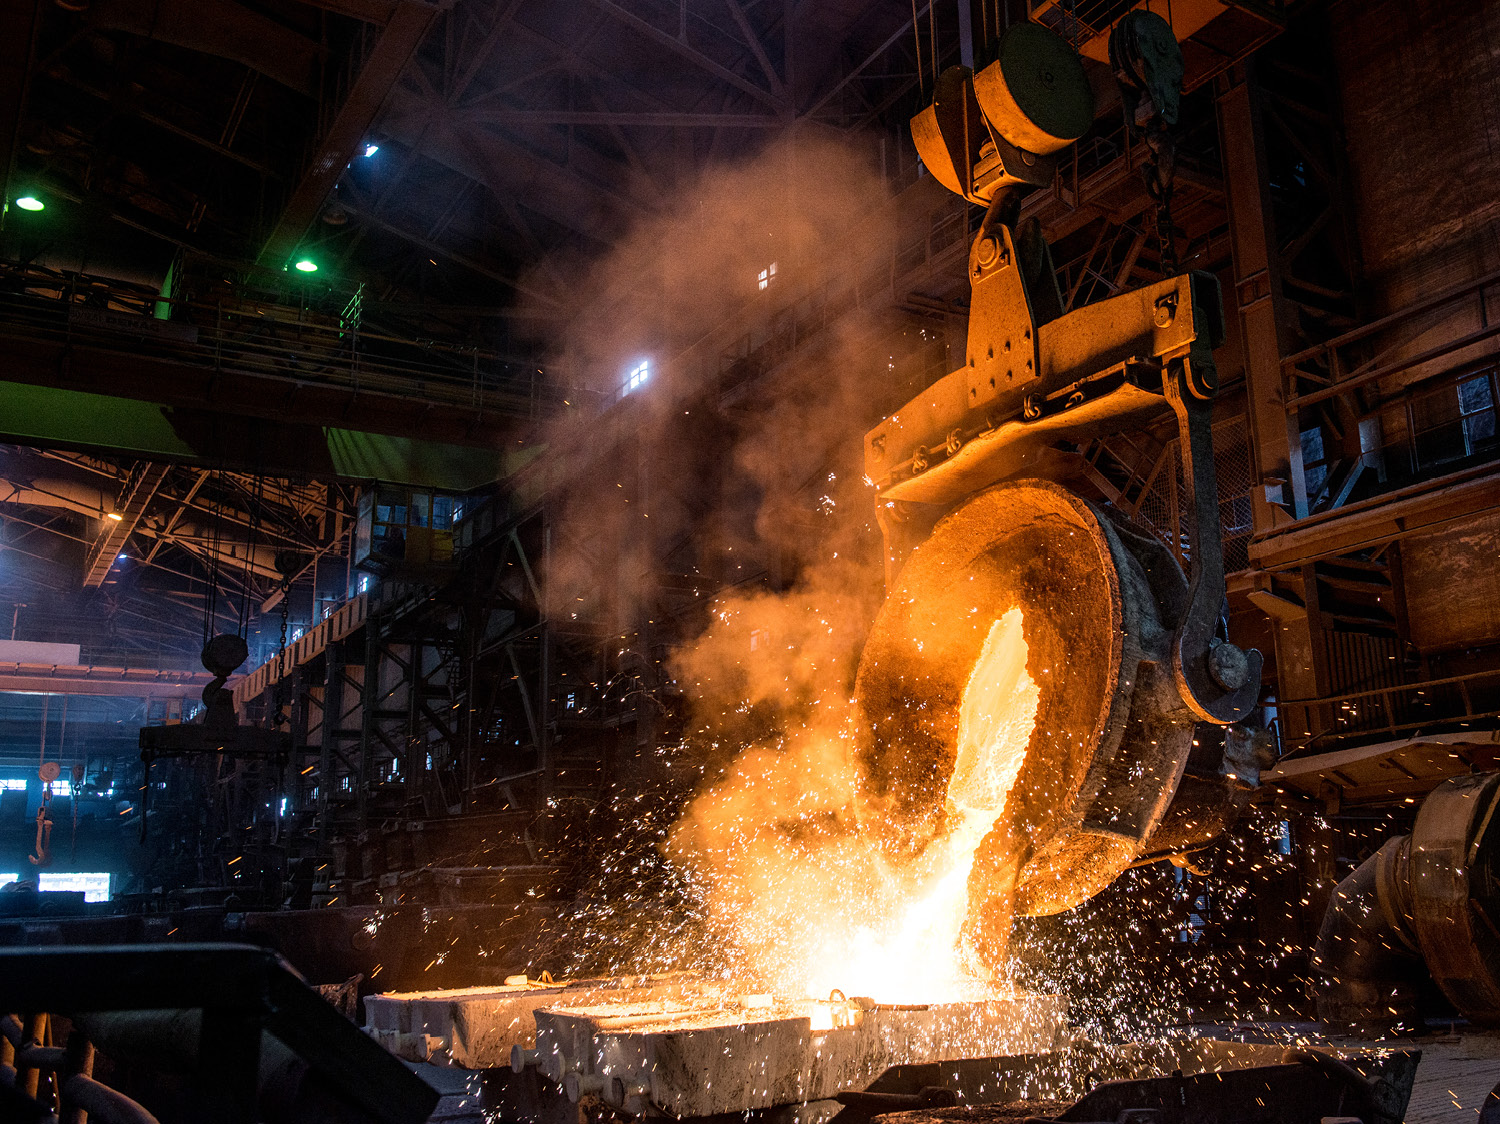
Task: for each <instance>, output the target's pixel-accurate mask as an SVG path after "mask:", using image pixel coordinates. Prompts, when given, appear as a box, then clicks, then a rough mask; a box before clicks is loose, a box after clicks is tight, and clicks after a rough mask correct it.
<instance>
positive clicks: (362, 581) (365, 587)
mask: <svg viewBox="0 0 1500 1124" xmlns="http://www.w3.org/2000/svg"><path fill="white" fill-rule="evenodd" d="M359 591H360V592H361V593H368V592H370V575H369V574H360V575H359Z"/></svg>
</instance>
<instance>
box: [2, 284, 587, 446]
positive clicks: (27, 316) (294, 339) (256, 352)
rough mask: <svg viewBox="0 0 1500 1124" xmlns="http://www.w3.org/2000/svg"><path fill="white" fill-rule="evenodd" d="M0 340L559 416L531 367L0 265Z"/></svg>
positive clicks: (324, 317)
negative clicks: (106, 352) (101, 352)
mask: <svg viewBox="0 0 1500 1124" xmlns="http://www.w3.org/2000/svg"><path fill="white" fill-rule="evenodd" d="M0 335H3V336H6V337H10V338H13V339H25V340H35V341H40V342H53V343H61V344H64V345H71V346H87V347H91V348H96V349H99V350H103V351H115V352H121V353H126V354H130V355H132V356H137V357H138V356H141V355H147V356H152V357H156V358H160V359H161V360H163V361H164V362H173V363H180V364H184V365H188V366H194V367H201V368H205V369H208V370H212V371H214V372H216V373H220V374H225V375H234V374H243V375H247V376H253V377H255V378H259V379H273V380H278V381H285V382H295V383H300V384H323V385H328V386H335V387H340V388H345V389H348V390H350V391H353V392H355V393H368V394H377V395H389V396H395V397H400V398H406V399H417V400H420V401H422V402H428V403H432V404H438V405H445V406H453V407H462V408H468V409H474V410H479V411H487V412H495V413H502V414H506V415H510V416H521V417H537V416H540V415H541V414H544V413H547V412H550V410H551V409H552V408H554V407H556V406H559V405H561V403H562V399H563V393H564V392H563V389H562V388H554V387H552V386H551V385H550V383H549V382H548V380H547V378H546V376H545V374H544V373H543V372H542V371H540V370H539V369H538V368H536V367H532V366H525V365H522V364H519V363H514V362H512V361H509V360H507V359H506V358H505V357H503V356H500V355H497V354H496V353H494V352H489V351H485V350H483V349H480V348H466V347H459V346H456V345H453V344H447V343H441V342H437V341H430V340H413V339H405V338H401V337H397V336H392V335H385V334H382V333H379V332H376V331H372V330H371V329H370V328H369V326H368V325H367V324H366V325H362V326H361V327H360V328H359V330H358V331H353V330H351V329H350V326H349V325H348V324H347V322H346V319H345V318H344V317H342V316H340V315H339V314H338V312H337V310H335V311H334V312H332V313H323V312H321V311H317V310H314V309H310V308H306V307H296V306H288V305H281V304H276V303H273V302H270V301H261V300H252V299H242V298H239V297H235V296H226V298H225V299H223V300H215V301H206V300H177V299H166V298H162V297H159V296H157V295H156V294H153V293H150V292H147V291H143V290H142V289H141V288H140V287H139V286H133V285H128V284H125V283H121V282H117V281H114V280H113V279H107V278H99V277H91V276H87V275H80V274H64V273H58V272H55V271H52V270H47V269H42V268H39V267H35V266H28V265H21V264H17V263H13V262H0Z"/></svg>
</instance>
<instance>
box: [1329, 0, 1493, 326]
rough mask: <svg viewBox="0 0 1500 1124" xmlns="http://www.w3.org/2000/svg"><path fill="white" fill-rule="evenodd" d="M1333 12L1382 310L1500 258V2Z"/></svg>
mask: <svg viewBox="0 0 1500 1124" xmlns="http://www.w3.org/2000/svg"><path fill="white" fill-rule="evenodd" d="M1328 19H1329V23H1330V31H1331V32H1332V35H1331V38H1332V41H1333V43H1334V45H1335V46H1334V53H1335V64H1336V67H1337V72H1338V78H1339V84H1340V87H1341V96H1342V102H1343V111H1344V123H1345V129H1346V133H1347V140H1348V149H1347V151H1348V159H1349V166H1350V173H1351V177H1352V180H1353V183H1352V186H1353V189H1354V194H1355V197H1356V198H1357V200H1358V207H1357V211H1358V220H1357V221H1358V226H1359V234H1360V242H1361V246H1362V249H1363V253H1364V259H1365V267H1366V274H1367V278H1368V280H1369V281H1370V282H1371V283H1372V286H1373V288H1374V290H1375V291H1374V292H1373V293H1371V296H1372V297H1374V298H1375V302H1376V305H1377V307H1378V308H1379V310H1380V311H1389V310H1392V309H1395V308H1399V307H1401V306H1402V305H1404V304H1407V303H1410V302H1411V301H1413V300H1416V299H1418V298H1420V297H1421V296H1424V295H1427V294H1429V293H1431V292H1433V291H1436V290H1438V289H1442V288H1447V287H1449V286H1452V285H1456V284H1459V283H1461V282H1463V281H1466V280H1468V279H1470V278H1473V277H1477V276H1479V275H1480V274H1482V273H1485V272H1488V271H1490V270H1493V269H1495V268H1496V267H1497V266H1500V239H1497V238H1496V236H1495V225H1496V222H1497V221H1500V178H1497V177H1496V176H1495V174H1494V172H1495V163H1494V161H1495V152H1496V150H1497V148H1500V108H1497V107H1500V3H1497V2H1496V0H1465V2H1463V3H1453V2H1452V0H1335V2H1334V3H1331V4H1329V6H1328Z"/></svg>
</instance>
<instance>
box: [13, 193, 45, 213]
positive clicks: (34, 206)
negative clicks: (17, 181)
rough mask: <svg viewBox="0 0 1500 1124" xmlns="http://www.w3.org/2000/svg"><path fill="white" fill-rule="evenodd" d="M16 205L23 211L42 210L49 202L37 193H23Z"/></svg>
mask: <svg viewBox="0 0 1500 1124" xmlns="http://www.w3.org/2000/svg"><path fill="white" fill-rule="evenodd" d="M16 206H17V207H20V208H21V210H23V211H41V210H45V209H46V207H47V204H45V203H43V202H42V201H41V200H40V199H38V198H37V197H36V196H35V195H22V196H20V197H19V198H18V199H17V200H16Z"/></svg>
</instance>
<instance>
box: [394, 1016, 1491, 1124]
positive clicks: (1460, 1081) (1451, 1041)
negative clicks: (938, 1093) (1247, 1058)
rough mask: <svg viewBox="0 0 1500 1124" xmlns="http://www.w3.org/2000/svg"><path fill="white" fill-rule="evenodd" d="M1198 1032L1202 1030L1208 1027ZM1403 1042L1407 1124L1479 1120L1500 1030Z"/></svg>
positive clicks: (461, 1114) (470, 1076)
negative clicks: (1407, 1063)
mask: <svg viewBox="0 0 1500 1124" xmlns="http://www.w3.org/2000/svg"><path fill="white" fill-rule="evenodd" d="M1197 1029H1198V1030H1200V1032H1201V1031H1203V1030H1208V1029H1209V1028H1197ZM1226 1029H1228V1028H1217V1027H1216V1028H1213V1030H1216V1031H1222V1030H1226ZM1244 1029H1245V1028H1240V1030H1241V1033H1239V1034H1235V1033H1232V1032H1231V1033H1230V1034H1227V1035H1225V1036H1226V1037H1249V1038H1252V1039H1261V1040H1266V1039H1272V1040H1274V1039H1279V1038H1283V1037H1288V1038H1290V1037H1294V1036H1295V1037H1303V1036H1306V1037H1313V1038H1316V1037H1317V1035H1316V1027H1315V1026H1314V1025H1312V1024H1305V1025H1303V1026H1297V1027H1295V1028H1294V1027H1290V1026H1286V1025H1285V1024H1283V1025H1282V1026H1281V1027H1278V1028H1276V1030H1278V1031H1281V1032H1282V1033H1276V1032H1275V1031H1273V1032H1272V1033H1270V1034H1267V1035H1265V1037H1264V1038H1262V1035H1261V1034H1257V1033H1254V1032H1252V1033H1251V1034H1249V1035H1245V1034H1244V1033H1243V1030H1244ZM1257 1029H1266V1028H1257ZM1299 1032H1300V1033H1299ZM1309 1032H1311V1033H1309ZM1215 1036H1218V1035H1215ZM1325 1041H1327V1042H1328V1044H1329V1045H1335V1046H1360V1045H1369V1043H1368V1042H1361V1041H1359V1040H1357V1039H1341V1038H1334V1039H1325ZM1392 1044H1393V1045H1395V1043H1392ZM1400 1044H1401V1045H1409V1046H1412V1047H1415V1048H1416V1049H1420V1050H1421V1051H1422V1061H1421V1063H1420V1064H1419V1065H1418V1066H1417V1078H1416V1083H1415V1084H1414V1085H1413V1087H1412V1094H1411V1101H1410V1102H1409V1103H1408V1105H1407V1109H1406V1124H1459V1122H1462V1121H1465V1120H1475V1121H1477V1120H1478V1119H1479V1111H1480V1109H1481V1107H1482V1106H1483V1105H1484V1100H1485V1098H1486V1097H1487V1096H1489V1094H1490V1090H1491V1089H1494V1088H1495V1087H1496V1086H1497V1085H1500V1030H1475V1029H1472V1028H1469V1027H1459V1028H1456V1029H1455V1031H1454V1032H1453V1033H1450V1034H1435V1035H1426V1036H1423V1037H1421V1038H1416V1039H1409V1040H1403V1041H1402V1042H1401V1043H1400ZM408 1064H409V1065H410V1067H411V1068H412V1069H413V1070H414V1071H416V1072H417V1073H420V1074H421V1075H422V1076H423V1077H424V1078H425V1079H426V1080H427V1081H428V1083H429V1084H432V1085H434V1086H436V1087H437V1088H438V1089H439V1091H441V1092H442V1093H443V1099H442V1101H441V1102H440V1103H439V1105H438V1108H437V1111H435V1112H434V1113H433V1114H432V1116H431V1118H430V1122H431V1124H470V1122H471V1121H472V1122H473V1124H480V1121H482V1120H484V1118H485V1117H484V1115H483V1113H482V1112H481V1110H480V1104H479V1101H480V1097H479V1088H478V1085H479V1082H478V1075H477V1074H474V1073H471V1072H469V1071H467V1070H461V1069H444V1068H442V1067H438V1066H429V1065H418V1064H414V1063H408Z"/></svg>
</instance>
